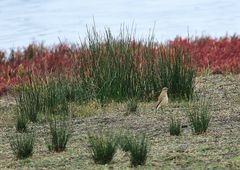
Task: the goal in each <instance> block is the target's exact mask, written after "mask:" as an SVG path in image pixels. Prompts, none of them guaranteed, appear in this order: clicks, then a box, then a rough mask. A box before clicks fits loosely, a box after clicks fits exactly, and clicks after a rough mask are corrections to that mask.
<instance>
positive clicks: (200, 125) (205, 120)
mask: <svg viewBox="0 0 240 170" xmlns="http://www.w3.org/2000/svg"><path fill="white" fill-rule="evenodd" d="M188 118H189V121H190V123H191V126H192V129H193V131H194V133H195V134H201V133H204V132H206V131H207V129H208V126H209V122H210V119H211V115H210V111H209V101H208V100H206V99H200V100H199V101H195V102H194V103H193V104H190V105H189V108H188Z"/></svg>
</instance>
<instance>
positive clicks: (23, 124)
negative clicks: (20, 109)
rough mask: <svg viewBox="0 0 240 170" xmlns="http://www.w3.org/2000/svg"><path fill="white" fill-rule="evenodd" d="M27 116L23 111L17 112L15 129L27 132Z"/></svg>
mask: <svg viewBox="0 0 240 170" xmlns="http://www.w3.org/2000/svg"><path fill="white" fill-rule="evenodd" d="M27 124H28V117H27V115H26V114H24V113H17V122H16V125H15V126H16V130H17V132H27Z"/></svg>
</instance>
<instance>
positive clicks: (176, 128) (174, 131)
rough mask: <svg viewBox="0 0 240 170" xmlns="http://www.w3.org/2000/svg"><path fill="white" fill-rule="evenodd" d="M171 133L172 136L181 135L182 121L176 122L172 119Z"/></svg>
mask: <svg viewBox="0 0 240 170" xmlns="http://www.w3.org/2000/svg"><path fill="white" fill-rule="evenodd" d="M169 132H170V135H175V136H179V135H180V133H181V123H180V121H177V120H174V118H171V122H170V125H169Z"/></svg>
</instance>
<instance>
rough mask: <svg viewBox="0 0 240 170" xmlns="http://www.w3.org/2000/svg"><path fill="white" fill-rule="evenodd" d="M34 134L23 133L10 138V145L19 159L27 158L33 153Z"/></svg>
mask: <svg viewBox="0 0 240 170" xmlns="http://www.w3.org/2000/svg"><path fill="white" fill-rule="evenodd" d="M34 141H35V138H34V134H32V133H22V134H17V135H16V136H12V137H11V138H10V141H9V142H10V146H11V149H12V151H13V153H14V155H15V156H16V157H17V158H18V159H25V158H28V157H30V156H32V154H33V147H34Z"/></svg>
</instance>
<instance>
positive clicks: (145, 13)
mask: <svg viewBox="0 0 240 170" xmlns="http://www.w3.org/2000/svg"><path fill="white" fill-rule="evenodd" d="M93 17H94V19H95V23H96V26H97V28H98V29H99V30H103V29H104V27H110V28H111V30H112V32H113V33H115V34H116V33H118V32H119V29H120V25H121V24H123V23H124V24H125V25H128V26H131V25H132V23H133V22H134V24H135V26H136V30H137V35H138V36H139V37H141V36H143V37H145V38H146V37H147V35H148V33H149V29H151V28H153V27H154V23H155V36H156V38H157V40H159V41H165V40H167V39H171V38H174V37H175V36H176V35H181V36H187V33H188V30H189V33H190V35H193V36H195V35H202V34H204V35H212V36H221V35H225V34H226V33H228V34H233V33H239V30H240V1H239V0H167V1H166V0H138V1H133V0H132V1H130V0H88V1H80V0H71V1H70V0H45V1H44V0H1V1H0V48H1V49H9V48H16V47H21V46H25V45H27V44H28V43H29V42H32V41H37V42H42V41H43V42H45V44H53V43H57V42H59V39H61V40H66V39H67V40H68V41H70V42H77V41H79V37H81V38H84V37H85V35H86V25H88V26H91V25H92V24H93Z"/></svg>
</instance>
